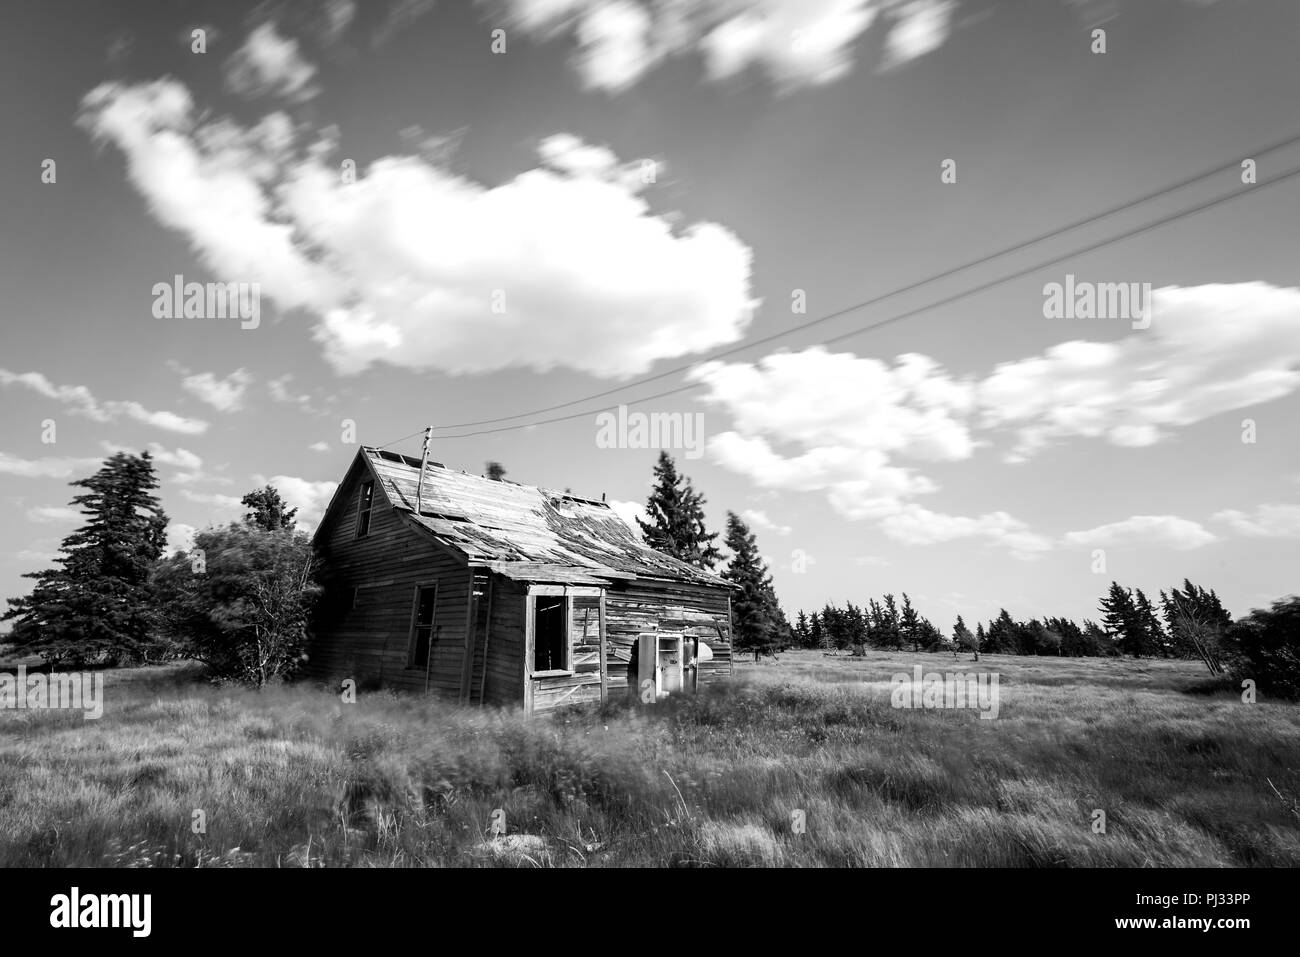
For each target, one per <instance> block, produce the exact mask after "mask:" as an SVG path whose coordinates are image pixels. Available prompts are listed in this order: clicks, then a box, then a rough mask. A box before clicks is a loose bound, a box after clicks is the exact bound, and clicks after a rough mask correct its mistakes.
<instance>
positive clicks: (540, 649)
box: [533, 595, 569, 672]
mask: <svg viewBox="0 0 1300 957" xmlns="http://www.w3.org/2000/svg"><path fill="white" fill-rule="evenodd" d="M533 601H534V605H533V671H534V672H538V671H568V670H569V634H568V629H567V628H566V627H565V620H564V619H565V605H566V603H565V600H564V598H563V596H560V595H539V596H538V597H537V598H535V599H533Z"/></svg>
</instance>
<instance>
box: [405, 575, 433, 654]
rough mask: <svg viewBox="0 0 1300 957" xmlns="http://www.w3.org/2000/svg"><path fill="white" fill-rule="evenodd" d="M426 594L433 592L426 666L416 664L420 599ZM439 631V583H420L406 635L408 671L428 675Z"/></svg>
mask: <svg viewBox="0 0 1300 957" xmlns="http://www.w3.org/2000/svg"><path fill="white" fill-rule="evenodd" d="M425 592H432V594H433V601H432V602H431V604H430V606H429V642H428V645H427V646H426V648H425V652H424V664H417V663H416V660H415V658H416V654H415V652H416V637H417V635H418V632H419V627H420V599H421V598H422V597H423V596H424V593H425ZM437 629H438V583H437V582H436V581H428V582H419V583H417V584H416V585H415V594H414V596H413V597H412V599H411V623H410V627H409V628H408V630H407V635H406V670H408V671H423V672H424V673H425V674H426V675H427V674H428V673H429V668H430V667H431V666H432V664H433V643H434V640H435V639H436V637H437Z"/></svg>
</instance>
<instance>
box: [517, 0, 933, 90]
mask: <svg viewBox="0 0 1300 957" xmlns="http://www.w3.org/2000/svg"><path fill="white" fill-rule="evenodd" d="M505 6H506V8H507V9H508V10H509V11H510V13H511V15H512V19H513V22H514V23H515V24H516V25H517V26H519V27H521V28H522V29H523V30H524V31H525V32H526V33H528V34H530V35H532V36H535V37H537V38H539V39H543V40H551V39H554V38H555V37H557V36H560V35H569V36H570V37H571V38H572V40H573V41H575V42H576V45H577V49H576V51H575V52H574V55H573V57H572V60H573V65H574V67H575V69H576V70H577V72H578V75H579V77H580V78H581V80H582V82H583V85H584V86H586V87H588V88H590V89H597V90H604V91H606V92H609V93H618V92H621V91H624V90H626V89H628V88H629V87H630V86H632V85H633V84H635V83H636V82H638V81H639V80H641V79H642V78H643V77H644V76H645V75H646V74H647V73H649V72H650V71H651V70H653V69H654V68H655V67H657V66H658V65H660V64H661V63H663V62H664V61H665V60H666V59H668V58H669V57H674V56H684V55H698V56H699V57H700V58H701V59H702V60H703V63H704V69H705V74H706V76H708V77H709V78H710V79H711V80H715V81H716V80H724V79H727V78H729V77H733V76H735V75H737V74H739V73H741V72H743V71H744V70H746V69H749V68H751V67H752V68H757V69H760V70H762V71H763V72H764V73H765V74H766V75H767V76H768V77H769V78H770V79H771V80H772V81H773V83H774V84H775V85H776V87H777V89H778V90H779V91H781V92H785V91H789V90H792V89H795V88H797V87H802V86H816V85H821V84H826V83H833V82H835V81H836V80H839V79H842V78H843V77H845V76H846V75H848V74H849V73H850V72H851V71H852V69H853V67H854V47H855V46H856V45H857V43H858V41H859V39H860V38H861V37H862V36H863V35H864V34H865V33H866V32H867V31H868V30H869V29H871V27H872V26H873V24H877V23H880V24H883V27H882V29H884V30H885V31H886V33H885V61H884V63H883V64H882V65H883V66H885V67H888V66H894V65H897V64H899V63H902V62H905V61H907V60H911V59H914V58H916V57H919V56H923V55H925V54H926V53H929V52H931V51H933V50H935V49H937V48H938V47H940V46H942V44H943V43H944V42H945V41H946V40H947V38H948V35H949V33H950V32H951V20H952V13H953V10H954V7H955V4H953V3H951V2H947V0H726V2H698V3H682V2H680V0H551V2H546V3H538V2H536V0H507V2H506V3H505Z"/></svg>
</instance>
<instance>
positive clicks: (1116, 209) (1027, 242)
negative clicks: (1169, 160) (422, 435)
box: [398, 133, 1300, 441]
mask: <svg viewBox="0 0 1300 957" xmlns="http://www.w3.org/2000/svg"><path fill="white" fill-rule="evenodd" d="M1295 143H1300V133H1297V134H1295V135H1292V136H1288V137H1287V138H1286V139H1282V140H1278V141H1277V142H1275V143H1272V144H1271V145H1269V146H1265V147H1263V148H1262V149H1258V150H1253V151H1251V152H1249V153H1246V154H1245V155H1246V156H1250V157H1259V156H1264V155H1266V154H1268V153H1273V152H1276V151H1277V150H1280V149H1283V148H1284V147H1287V146H1291V145H1294V144H1295ZM1238 162H1239V160H1233V161H1232V162H1229V163H1220V164H1219V165H1218V166H1215V167H1213V168H1212V169H1208V170H1205V171H1203V172H1201V173H1197V174H1196V175H1195V176H1189V177H1187V178H1186V179H1182V180H1179V181H1178V182H1177V183H1174V184H1172V185H1170V186H1165V187H1162V188H1160V189H1157V190H1153V191H1152V192H1149V193H1146V194H1145V195H1143V196H1139V197H1137V198H1136V199H1131V200H1128V201H1127V202H1124V203H1119V204H1117V205H1115V206H1111V207H1110V208H1109V209H1106V210H1103V211H1102V212H1099V213H1094V214H1092V215H1090V216H1086V217H1084V218H1083V219H1076V220H1075V221H1073V222H1071V223H1067V224H1066V225H1064V226H1058V227H1056V228H1055V229H1052V230H1049V231H1047V232H1045V233H1040V234H1038V235H1037V236H1034V237H1032V238H1029V239H1023V240H1020V241H1019V242H1017V243H1014V244H1013V245H1010V246H1005V247H1003V248H1002V249H999V250H997V251H995V252H991V253H987V254H986V255H983V256H981V257H979V258H978V259H972V260H970V261H968V262H965V263H962V264H961V265H958V266H952V267H950V268H948V269H945V270H944V271H943V272H939V273H935V274H934V275H931V276H927V277H925V278H923V279H918V280H915V281H914V282H910V283H908V284H907V285H904V286H899V287H897V288H896V289H891V290H889V291H888V292H884V293H881V294H880V295H878V296H873V297H871V298H870V299H864V300H862V301H861V302H857V303H854V304H853V305H850V306H845V307H844V308H842V309H837V310H835V311H834V312H830V313H827V314H826V315H824V316H820V317H818V318H816V319H811V320H809V321H807V322H803V323H800V324H799V325H796V326H792V327H791V328H789V329H783V330H781V331H780V332H775V333H772V334H771V335H767V336H763V337H762V338H759V339H754V340H751V341H748V342H742V343H739V344H738V345H735V346H732V347H730V348H728V349H724V350H723V351H721V352H718V353H716V354H714V355H712V356H709V357H708V358H704V359H694V360H692V361H690V362H687V363H685V364H683V365H679V366H675V367H673V368H671V369H666V370H664V371H663V372H657V373H655V374H654V375H651V376H646V377H645V378H642V379H638V380H637V381H635V382H629V383H626V384H625V385H620V386H614V387H613V388H610V389H606V390H604V391H603V392H594V393H592V394H590V395H586V396H582V397H580V398H577V399H570V400H569V401H567V402H560V403H557V404H555V405H548V406H543V407H542V408H538V409H531V410H529V411H527V412H517V413H515V414H513V415H503V416H498V417H497V418H494V419H476V420H474V421H472V422H452V423H448V424H446V425H441V426H435V428H438V429H464V428H470V427H472V426H476V425H495V424H496V423H498V422H509V421H510V420H511V419H522V418H525V417H527V416H530V415H541V414H543V413H546V412H554V411H556V410H558V409H566V408H568V407H569V406H573V405H578V404H580V403H583V402H590V401H592V400H593V399H603V398H605V397H606V396H609V395H614V394H615V393H617V392H623V391H625V390H627V389H635V388H636V387H637V386H642V385H646V384H647V383H650V382H656V381H658V380H659V379H666V378H668V377H669V376H673V375H677V374H679V373H682V372H686V371H688V370H690V369H693V368H695V367H696V366H698V365H702V364H703V363H705V362H714V361H716V360H718V359H723V358H727V357H728V356H733V355H735V354H736V353H738V352H743V351H744V350H746V349H752V348H754V347H755V346H761V345H766V344H767V343H769V342H774V341H775V340H777V339H781V338H784V337H785V336H789V335H793V334H794V333H796V332H802V331H803V330H805V329H811V328H812V327H813V326H818V325H821V324H822V323H825V322H830V321H831V320H832V319H838V318H840V317H842V316H845V315H848V314H849V313H852V312H856V311H858V310H859V309H864V308H866V307H867V306H874V305H877V304H879V303H881V302H884V301H885V300H886V299H892V298H894V297H895V296H900V295H902V294H903V293H906V292H912V291H914V290H917V289H920V288H922V287H924V286H928V285H930V284H931V283H934V282H938V281H939V280H940V279H947V278H948V277H950V276H954V275H956V274H957V273H960V272H965V271H966V270H968V269H973V268H975V267H976V266H982V265H984V264H986V263H989V262H992V261H993V260H995V259H1001V258H1002V257H1003V256H1007V255H1010V254H1011V253H1014V252H1019V251H1020V250H1022V249H1027V248H1029V247H1030V246H1034V245H1037V244H1038V243H1042V242H1046V241H1047V240H1049V239H1054V238H1056V237H1057V236H1060V235H1063V234H1064V233H1068V232H1073V231H1074V230H1076V229H1080V228H1081V227H1083V226H1089V225H1091V224H1093V223H1096V222H1099V221H1101V220H1103V219H1108V218H1110V217H1111V216H1114V215H1115V214H1117V213H1121V212H1124V211H1125V210H1127V209H1131V208H1133V207H1136V206H1141V205H1144V204H1145V203H1149V202H1151V201H1152V200H1154V199H1159V198H1160V197H1161V196H1167V195H1169V194H1171V193H1175V192H1177V191H1178V190H1180V189H1185V188H1186V187H1188V186H1191V185H1192V184H1193V183H1198V182H1200V181H1201V180H1203V179H1208V178H1209V177H1211V176H1214V175H1215V174H1218V173H1222V172H1224V171H1225V170H1228V169H1234V168H1236V166H1237V164H1238ZM828 341H832V342H833V341H836V340H828ZM651 398H653V397H651ZM637 401H645V400H644V399H640V400H637ZM556 421H559V420H556ZM413 434H419V433H413ZM458 437H459V436H447V438H458ZM407 438H410V436H407ZM398 441H402V440H400V439H399V440H398Z"/></svg>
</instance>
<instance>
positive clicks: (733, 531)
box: [722, 512, 825, 661]
mask: <svg viewBox="0 0 1300 957" xmlns="http://www.w3.org/2000/svg"><path fill="white" fill-rule="evenodd" d="M726 546H727V549H728V550H729V551H730V552H731V560H730V561H729V562H728V563H727V567H726V569H725V570H724V571H723V573H722V577H723V578H725V579H726V580H727V581H729V582H733V583H735V584H736V585H738V586H740V587H739V588H738V589H737V590H736V591H735V592H734V593H733V595H732V599H731V620H732V627H733V628H734V629H735V644H736V648H737V650H740V651H752V652H753V653H754V661H758V660H759V657H760V656H761V655H762V654H764V653H767V654H771V653H772V651H773V649H775V648H776V647H778V646H779V644H780V642H781V639H782V636H781V625H782V622H783V621H784V617H785V616H784V614H783V613H782V612H781V609H780V606H779V604H778V603H777V600H776V593H775V592H774V591H773V590H772V578H771V576H770V575H769V574H768V572H767V566H766V565H765V564H764V563H763V559H762V558H761V557H760V556H759V554H758V544H757V543H756V542H755V540H754V534H753V532H751V531H750V530H749V527H748V526H747V525H746V524H745V523H744V522H743V521H742V520H741V519H740V517H739V516H738V515H736V513H735V512H728V513H727V539H726ZM824 617H825V616H824V615H823V618H824ZM786 627H787V628H788V627H789V626H788V625H787V626H786Z"/></svg>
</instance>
